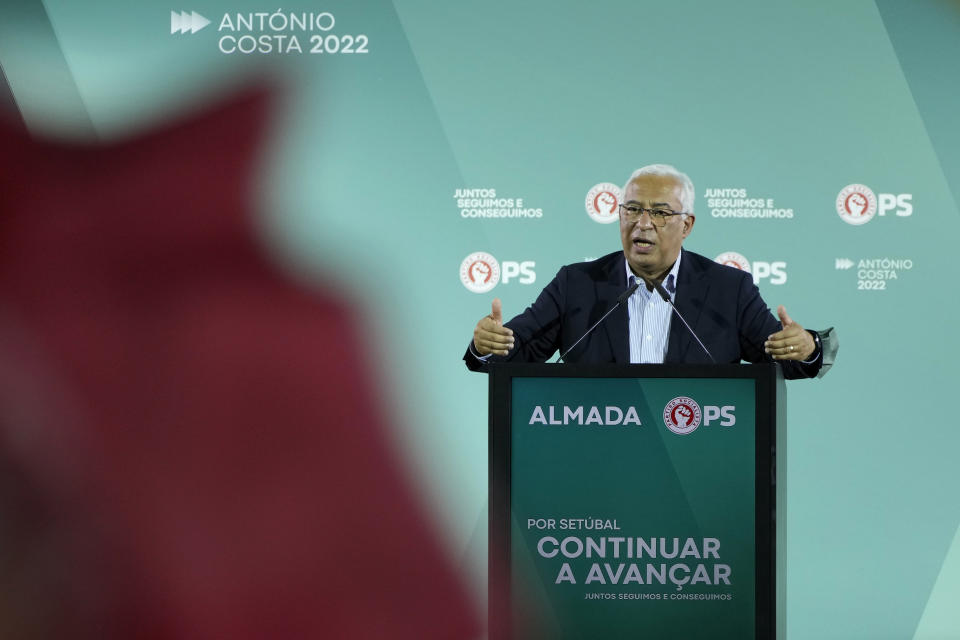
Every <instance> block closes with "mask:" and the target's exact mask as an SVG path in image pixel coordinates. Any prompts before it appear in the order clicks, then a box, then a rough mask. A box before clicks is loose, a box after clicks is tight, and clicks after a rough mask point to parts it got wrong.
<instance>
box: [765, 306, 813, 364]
mask: <svg viewBox="0 0 960 640" xmlns="http://www.w3.org/2000/svg"><path fill="white" fill-rule="evenodd" d="M777 315H778V316H779V317H780V324H782V325H783V330H782V331H777V332H776V333H772V334H770V337H768V338H767V341H766V342H765V343H764V344H763V348H764V350H765V351H766V352H767V353H769V354H770V356H771V357H773V359H774V360H804V361H805V360H809V359H810V356H812V355H813V352H814V351H815V350H816V348H817V343H816V342H814V341H813V336H811V335H810V333H809V332H808V331H807V330H806V329H804V328H803V327H801V326H800V325H799V324H797V323H796V322H794V321H793V320H792V319H791V318H790V316H788V315H787V309H786V308H785V307H784V306H783V305H780V306H779V307H777Z"/></svg>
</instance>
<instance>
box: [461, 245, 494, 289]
mask: <svg viewBox="0 0 960 640" xmlns="http://www.w3.org/2000/svg"><path fill="white" fill-rule="evenodd" d="M460 282H462V283H463V286H465V287H466V288H467V289H469V290H470V291H473V292H474V293H486V292H487V291H490V290H491V289H493V288H494V287H495V286H497V283H498V282H500V263H499V262H497V259H496V258H494V257H493V256H492V255H490V254H489V253H484V252H483V251H477V252H476V253H471V254H470V255H468V256H467V257H466V258H464V259H463V262H461V263H460Z"/></svg>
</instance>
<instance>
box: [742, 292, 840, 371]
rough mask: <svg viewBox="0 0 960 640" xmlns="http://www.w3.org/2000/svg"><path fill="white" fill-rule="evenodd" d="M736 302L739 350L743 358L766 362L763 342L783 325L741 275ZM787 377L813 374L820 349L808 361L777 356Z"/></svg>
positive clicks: (819, 355) (818, 362) (817, 364)
mask: <svg viewBox="0 0 960 640" xmlns="http://www.w3.org/2000/svg"><path fill="white" fill-rule="evenodd" d="M738 295H739V298H740V304H739V305H738V306H739V313H740V317H739V318H738V323H737V324H738V326H739V327H740V353H741V357H742V358H743V359H744V360H746V361H747V362H770V356H768V355H767V354H766V353H765V352H764V350H763V343H764V342H766V340H767V337H768V336H770V334H772V333H776V332H777V331H780V330H781V329H783V325H782V324H780V321H779V320H778V319H777V317H776V316H774V315H773V313H772V312H771V311H770V309H769V307H767V303H766V302H764V301H763V298H762V297H760V290H759V289H758V288H757V285H755V284H754V283H753V279H752V278H750V277H749V276H745V277H744V278H743V279H742V280H741V283H740V290H739V293H738ZM777 362H778V363H779V364H780V367H781V368H782V369H783V377H784V378H787V379H797V378H813V377H814V376H816V375H817V372H818V371H820V367H821V366H822V365H823V349H821V350H820V353H818V354H817V357H816V359H814V360H813V361H812V362H809V363H803V362H799V361H796V360H778V361H777Z"/></svg>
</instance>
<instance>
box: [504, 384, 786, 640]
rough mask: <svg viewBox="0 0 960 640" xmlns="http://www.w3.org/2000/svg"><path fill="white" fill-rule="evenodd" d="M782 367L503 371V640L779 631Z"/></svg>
mask: <svg viewBox="0 0 960 640" xmlns="http://www.w3.org/2000/svg"><path fill="white" fill-rule="evenodd" d="M778 371H779V370H778V368H777V367H776V366H774V365H750V366H740V365H719V366H669V365H629V366H616V365H605V366H577V365H513V366H510V365H505V366H500V367H494V368H493V369H492V371H491V377H490V403H491V407H490V409H491V411H490V416H491V431H490V434H491V439H490V453H491V467H490V481H491V525H490V526H491V536H490V540H491V556H490V557H491V576H492V579H491V594H490V595H491V631H492V634H491V635H492V637H499V638H509V637H513V638H536V637H541V638H565V639H566V638H569V639H575V638H605V639H616V638H624V639H626V638H658V639H664V638H682V639H684V640H697V639H699V638H704V639H705V638H738V639H748V638H764V639H766V638H772V637H774V634H775V632H774V629H775V624H776V620H775V618H776V616H775V608H776V605H775V603H776V587H775V579H776V575H775V574H776V571H775V544H774V513H775V511H774V508H775V491H774V486H773V484H774V480H775V469H774V445H775V434H776V419H777V396H778V388H780V387H781V386H782V385H781V384H779V381H778V377H777V376H778Z"/></svg>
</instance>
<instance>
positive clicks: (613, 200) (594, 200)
mask: <svg viewBox="0 0 960 640" xmlns="http://www.w3.org/2000/svg"><path fill="white" fill-rule="evenodd" d="M622 198H623V195H622V194H621V193H620V187H618V186H617V185H615V184H613V183H611V182H601V183H600V184H595V185H593V188H592V189H590V191H587V200H586V202H585V204H586V207H587V215H588V216H590V219H591V220H593V221H594V222H600V223H602V224H609V223H611V222H616V221H617V220H619V219H620V216H619V212H618V211H617V209H618V208H619V206H620V200H621V199H622Z"/></svg>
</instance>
